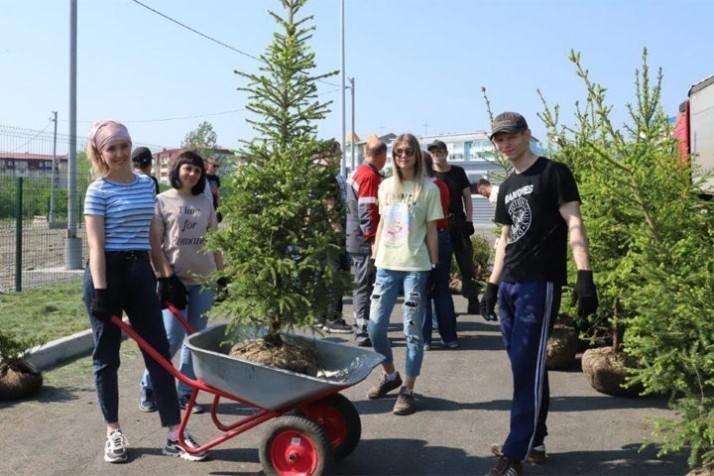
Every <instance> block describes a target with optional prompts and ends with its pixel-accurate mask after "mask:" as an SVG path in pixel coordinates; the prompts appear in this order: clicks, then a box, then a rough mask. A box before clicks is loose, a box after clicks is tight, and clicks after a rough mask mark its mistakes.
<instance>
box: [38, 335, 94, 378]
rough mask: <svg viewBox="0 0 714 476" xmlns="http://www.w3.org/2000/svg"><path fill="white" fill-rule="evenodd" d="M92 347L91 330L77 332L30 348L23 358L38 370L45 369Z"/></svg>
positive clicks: (84, 352)
mask: <svg viewBox="0 0 714 476" xmlns="http://www.w3.org/2000/svg"><path fill="white" fill-rule="evenodd" d="M92 347H94V340H93V338H92V330H91V329H87V330H86V331H81V332H77V333H76V334H72V335H71V336H67V337H62V338H61V339H57V340H53V341H50V342H48V343H46V344H42V345H38V346H37V347H33V348H32V349H30V350H29V351H28V353H27V355H26V356H25V360H27V361H28V362H30V363H31V364H32V365H34V366H35V367H36V368H37V369H38V370H45V369H48V368H50V367H52V366H54V365H56V364H57V363H58V362H61V361H63V360H67V359H71V358H73V357H77V356H79V355H84V354H86V353H87V352H89V351H90V350H91V349H92Z"/></svg>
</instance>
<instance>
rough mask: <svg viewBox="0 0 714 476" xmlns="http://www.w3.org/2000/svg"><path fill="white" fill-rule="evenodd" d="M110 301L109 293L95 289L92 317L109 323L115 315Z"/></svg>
mask: <svg viewBox="0 0 714 476" xmlns="http://www.w3.org/2000/svg"><path fill="white" fill-rule="evenodd" d="M110 301H111V299H110V298H109V291H107V290H106V289H95V290H94V296H93V297H92V304H91V313H92V317H94V318H95V319H99V320H100V321H104V322H108V321H109V320H110V319H111V318H112V315H113V314H114V313H113V312H112V306H111V304H110Z"/></svg>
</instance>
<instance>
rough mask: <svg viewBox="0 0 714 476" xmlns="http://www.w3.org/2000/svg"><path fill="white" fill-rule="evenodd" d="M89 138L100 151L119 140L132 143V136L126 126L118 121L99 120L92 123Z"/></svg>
mask: <svg viewBox="0 0 714 476" xmlns="http://www.w3.org/2000/svg"><path fill="white" fill-rule="evenodd" d="M89 140H90V141H91V142H92V144H94V147H96V148H97V150H98V151H99V152H102V151H103V150H104V149H106V148H107V147H109V146H110V145H112V144H113V143H114V142H117V141H121V140H124V141H127V142H129V143H130V144H131V137H130V136H129V131H128V130H127V129H126V126H125V125H124V124H122V123H120V122H116V121H99V122H95V123H94V124H92V128H91V129H90V130H89Z"/></svg>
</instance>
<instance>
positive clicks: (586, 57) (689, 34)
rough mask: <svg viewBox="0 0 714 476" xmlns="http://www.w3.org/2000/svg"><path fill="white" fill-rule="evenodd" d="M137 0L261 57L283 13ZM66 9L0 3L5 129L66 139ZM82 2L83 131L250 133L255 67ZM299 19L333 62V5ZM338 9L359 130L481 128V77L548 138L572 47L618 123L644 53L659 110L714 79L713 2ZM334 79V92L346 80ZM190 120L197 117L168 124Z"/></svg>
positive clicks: (162, 137) (325, 66) (570, 96)
mask: <svg viewBox="0 0 714 476" xmlns="http://www.w3.org/2000/svg"><path fill="white" fill-rule="evenodd" d="M142 2H143V3H145V4H147V5H149V6H151V7H152V8H154V9H156V10H159V11H161V12H162V13H164V14H166V15H168V16H171V17H173V18H175V19H177V20H179V21H181V22H183V23H185V24H187V25H189V26H191V27H193V28H195V29H196V30H199V31H201V32H203V33H205V34H207V35H210V36H213V37H215V38H216V39H218V40H220V41H222V42H224V43H227V44H229V45H231V46H233V47H235V48H238V49H240V50H242V51H244V52H247V53H249V54H251V55H256V56H257V55H258V54H260V53H262V52H263V51H264V49H265V47H266V46H267V45H268V44H269V42H270V40H271V35H272V33H273V31H274V30H275V24H274V22H273V20H272V19H271V18H270V17H269V15H268V14H267V10H268V9H269V8H270V9H273V10H274V11H276V12H280V11H281V10H282V8H281V7H280V4H279V2H278V0H200V1H199V0H142ZM69 4H70V2H69V0H0V8H1V10H0V11H1V12H2V13H0V85H1V86H2V87H0V124H2V125H10V126H18V127H24V128H31V129H42V128H44V127H45V126H47V123H48V117H49V116H50V111H53V110H56V111H58V113H59V119H60V122H59V132H60V133H67V132H68V130H69V129H68V123H67V119H68V102H69V93H68V85H69V79H68V78H69V73H68V71H69V50H68V49H69ZM78 4H79V7H78V11H79V19H78V25H79V37H78V45H79V48H78V73H77V74H78V83H77V84H78V109H77V117H78V120H79V121H80V122H79V124H78V133H79V135H81V136H84V135H86V132H87V131H88V130H89V126H90V123H91V122H92V121H95V120H99V119H108V118H113V119H117V120H120V121H123V122H125V123H126V124H127V126H128V127H129V130H130V132H131V134H132V137H133V139H134V142H135V143H144V144H150V145H152V146H154V147H153V148H158V147H159V146H164V147H175V146H178V145H180V143H181V141H182V139H183V138H184V136H185V135H186V133H187V132H188V131H190V130H191V129H194V128H195V127H196V126H197V125H198V124H199V123H200V122H202V121H204V120H205V121H209V122H211V123H212V124H213V125H214V128H215V130H216V132H217V134H218V139H219V143H220V144H221V145H223V146H224V147H236V146H237V145H238V139H249V138H250V137H252V135H253V132H252V130H251V129H250V127H249V126H248V125H247V124H246V123H245V118H246V111H245V110H243V108H244V107H245V103H246V99H247V95H246V94H245V93H242V92H238V91H237V90H236V88H237V87H239V86H243V85H245V82H244V81H243V80H241V78H240V77H238V76H237V75H236V74H234V73H233V70H235V69H239V70H242V71H247V72H254V71H256V70H257V68H258V65H259V63H258V62H257V61H255V60H254V59H251V58H249V57H247V56H244V55H241V54H238V53H236V52H234V51H231V50H229V49H227V48H224V47H222V46H219V45H217V44H215V43H212V42H210V41H208V40H206V39H204V38H202V37H200V36H197V35H196V34H194V33H192V32H190V31H188V30H186V29H184V28H181V27H179V26H178V25H176V24H174V23H171V22H169V21H167V20H166V19H164V18H162V17H160V16H159V15H157V14H155V13H152V12H151V11H149V10H147V9H145V8H144V7H142V6H140V5H138V4H137V3H135V2H133V1H132V0H79V2H78ZM304 12H305V13H306V14H314V15H315V25H316V26H317V31H316V32H315V34H314V37H313V39H312V41H311V45H312V48H313V50H314V51H315V53H316V55H317V65H318V67H317V69H316V72H327V71H331V70H336V69H339V67H340V30H339V18H340V1H339V0H311V1H310V2H309V3H308V5H307V7H306V8H305V10H304ZM345 12H346V15H345V42H346V45H345V55H346V56H345V63H346V67H345V70H346V74H347V76H350V77H354V78H355V81H356V88H355V89H356V106H355V116H356V127H355V129H356V132H357V133H358V134H359V135H361V136H362V137H365V136H366V135H368V134H370V133H377V134H379V133H387V132H395V133H402V132H413V133H415V134H417V135H423V134H425V133H428V134H429V135H432V134H442V133H450V132H470V131H477V130H484V129H487V128H488V116H487V113H486V108H485V104H484V100H483V97H482V94H481V91H480V88H481V86H485V87H486V88H487V90H488V93H489V96H490V99H491V104H492V107H493V109H494V112H496V113H497V112H500V111H503V110H517V111H520V112H522V113H523V114H524V115H525V116H526V118H527V119H528V120H529V122H530V124H531V129H533V131H534V134H535V135H536V136H537V137H543V135H544V134H543V133H544V127H543V125H542V124H541V123H540V121H539V120H538V119H537V117H536V113H537V112H540V111H542V110H543V107H542V105H541V102H540V99H539V97H538V95H537V93H536V90H537V89H540V90H541V91H542V92H543V94H544V96H545V97H546V99H547V100H548V101H549V103H551V104H559V105H560V106H561V118H562V119H563V121H565V122H566V123H567V122H572V112H573V105H574V103H575V101H576V100H582V99H583V98H584V96H585V94H584V87H583V85H582V81H581V80H580V79H579V78H577V76H576V75H575V72H574V68H573V65H572V64H571V63H570V62H569V61H568V53H569V51H570V49H571V48H572V49H575V50H576V51H579V52H580V53H581V55H582V61H583V64H584V65H585V66H586V67H587V68H588V69H589V70H590V72H591V73H592V77H593V79H595V80H597V81H599V82H601V83H602V84H603V85H604V86H606V87H607V88H608V97H609V102H610V103H611V104H612V105H613V106H614V115H615V116H614V117H615V119H616V120H617V122H619V123H621V122H622V121H624V120H625V104H626V103H628V102H632V101H634V71H635V69H636V68H638V67H639V66H640V64H641V55H642V49H643V47H647V48H648V50H649V64H650V67H651V68H652V69H653V70H656V69H657V68H659V67H662V68H663V71H664V89H663V96H662V103H663V106H664V108H665V110H666V111H667V112H668V113H670V114H672V115H673V114H674V113H675V112H676V110H677V107H678V105H679V103H680V102H682V101H683V100H684V99H685V98H686V95H687V91H688V89H689V87H690V85H692V84H693V83H696V82H698V81H700V80H702V79H704V78H705V77H707V76H709V75H711V74H714V61H713V60H714V48H713V47H712V46H713V45H714V28H712V26H711V22H712V20H713V19H714V2H711V1H709V0H701V1H698V0H678V1H674V0H628V1H624V0H622V1H618V0H570V1H567V0H560V1H556V0H501V1H496V0H491V1H486V0H440V1H434V0H409V1H407V0H345ZM328 81H330V82H331V83H334V84H335V85H337V86H339V83H340V77H339V76H335V77H333V78H330V79H329V80H328ZM320 91H321V93H322V95H321V96H320V97H321V98H322V99H332V100H334V103H333V105H332V106H331V108H332V112H331V113H330V114H329V116H328V117H327V119H326V120H325V121H323V122H322V123H321V124H320V125H319V132H320V135H321V136H322V137H325V138H326V137H338V136H339V134H340V130H341V123H340V95H339V87H335V86H331V85H326V84H321V85H320ZM349 104H350V98H349V94H348V95H347V105H348V108H349ZM236 110H238V112H229V113H224V114H216V113H223V112H226V111H236ZM209 114H214V115H209ZM350 114H351V113H350V111H349V110H348V111H347V129H348V131H349V127H350ZM186 116H199V117H191V118H185V119H175V118H181V117H186ZM165 119H171V120H165Z"/></svg>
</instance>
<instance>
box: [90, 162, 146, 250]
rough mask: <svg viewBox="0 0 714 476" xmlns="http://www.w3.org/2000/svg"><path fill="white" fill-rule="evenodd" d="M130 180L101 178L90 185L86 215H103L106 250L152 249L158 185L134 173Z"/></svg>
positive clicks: (144, 176)
mask: <svg viewBox="0 0 714 476" xmlns="http://www.w3.org/2000/svg"><path fill="white" fill-rule="evenodd" d="M134 177H135V179H134V181H133V182H131V183H118V182H112V181H111V180H107V179H106V178H100V179H97V180H95V181H94V182H92V183H91V184H90V185H89V187H88V188H87V194H86V195H85V198H84V214H85V215H94V216H101V217H104V250H105V251H128V250H149V249H151V245H150V243H149V229H150V227H151V219H152V218H153V216H154V205H155V203H156V186H155V185H154V181H153V180H151V177H147V176H146V175H137V174H134Z"/></svg>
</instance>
